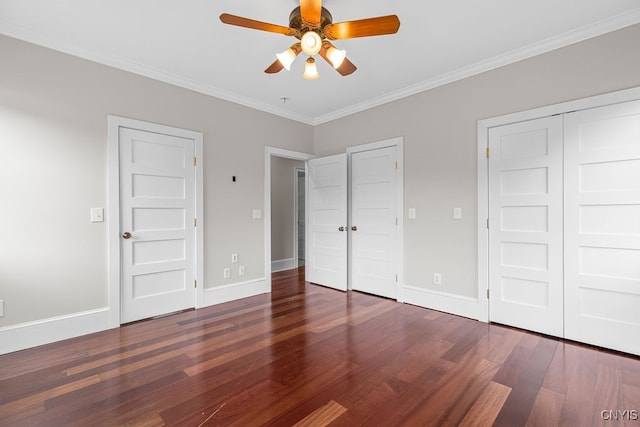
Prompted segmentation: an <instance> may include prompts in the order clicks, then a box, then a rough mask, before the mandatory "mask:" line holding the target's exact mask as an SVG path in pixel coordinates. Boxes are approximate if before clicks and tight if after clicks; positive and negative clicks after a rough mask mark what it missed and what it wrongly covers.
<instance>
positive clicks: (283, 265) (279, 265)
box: [271, 258, 298, 273]
mask: <svg viewBox="0 0 640 427" xmlns="http://www.w3.org/2000/svg"><path fill="white" fill-rule="evenodd" d="M296 261H297V260H296V259H295V258H286V259H277V260H275V261H271V272H272V273H275V272H277V271H285V270H292V269H294V268H298V264H297V262H296Z"/></svg>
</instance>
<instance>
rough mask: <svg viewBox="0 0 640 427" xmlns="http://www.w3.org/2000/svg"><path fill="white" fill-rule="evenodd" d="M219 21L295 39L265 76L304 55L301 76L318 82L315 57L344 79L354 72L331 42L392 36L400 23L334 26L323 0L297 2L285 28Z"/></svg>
mask: <svg viewBox="0 0 640 427" xmlns="http://www.w3.org/2000/svg"><path fill="white" fill-rule="evenodd" d="M220 20H221V21H222V22H224V23H225V24H229V25H236V26H238V27H245V28H251V29H254V30H261V31H267V32H270V33H278V34H284V35H285V36H294V37H295V38H297V39H298V40H299V41H297V42H296V43H294V44H292V45H291V47H289V48H288V49H287V50H285V51H284V52H282V53H279V54H277V55H276V57H277V58H278V59H276V60H275V61H274V62H273V64H271V65H270V66H269V67H267V69H266V70H264V72H265V73H269V74H273V73H277V72H279V71H281V70H282V69H283V68H286V69H287V70H289V68H290V67H291V64H292V63H293V61H294V60H295V59H296V57H297V56H298V55H299V54H300V53H301V52H304V53H305V54H307V55H308V58H307V61H306V64H305V72H304V74H303V77H304V78H306V79H317V78H318V70H317V68H316V63H315V59H314V58H313V56H314V55H316V54H319V55H320V56H321V57H322V58H323V59H324V60H325V61H327V62H328V63H329V64H330V65H331V66H333V68H335V69H336V70H337V71H338V73H340V74H341V75H343V76H347V75H349V74H351V73H353V72H354V71H355V70H356V66H355V65H353V63H352V62H351V61H349V60H348V59H347V58H346V52H345V51H344V50H339V49H337V48H336V47H335V46H334V45H333V44H332V43H331V41H332V40H341V39H351V38H356V37H370V36H380V35H385V34H395V33H396V32H398V29H399V28H400V20H399V19H398V17H397V16H396V15H387V16H379V17H377V18H367V19H358V20H355V21H345V22H338V23H335V24H334V23H333V18H332V16H331V13H329V11H328V10H327V9H325V8H324V7H322V0H300V6H298V7H296V8H295V9H293V11H292V12H291V14H290V15H289V26H288V27H285V26H282V25H276V24H270V23H267V22H262V21H256V20H254V19H249V18H243V17H241V16H236V15H230V14H228V13H223V14H222V15H220Z"/></svg>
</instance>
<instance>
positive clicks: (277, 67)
mask: <svg viewBox="0 0 640 427" xmlns="http://www.w3.org/2000/svg"><path fill="white" fill-rule="evenodd" d="M290 49H291V50H293V52H294V53H295V54H296V57H297V56H298V55H300V52H302V45H301V44H300V42H296V43H294V44H292V45H291V47H290ZM283 68H284V65H282V62H280V60H279V59H276V60H275V61H273V64H271V65H269V66H268V67H267V69H266V70H264V72H265V73H267V74H275V73H279V72H280V71H282V69H283Z"/></svg>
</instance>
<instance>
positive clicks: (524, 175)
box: [489, 116, 563, 336]
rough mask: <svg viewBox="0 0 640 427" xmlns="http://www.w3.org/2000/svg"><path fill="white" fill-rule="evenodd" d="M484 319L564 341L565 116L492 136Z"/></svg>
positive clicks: (507, 128) (501, 129) (496, 131)
mask: <svg viewBox="0 0 640 427" xmlns="http://www.w3.org/2000/svg"><path fill="white" fill-rule="evenodd" d="M489 148H490V156H489V220H490V227H489V260H490V261H489V288H490V299H489V313H490V314H489V317H490V320H491V321H493V322H498V323H503V324H507V325H512V326H516V327H520V328H524V329H528V330H532V331H537V332H542V333H545V334H550V335H555V336H562V334H563V288H562V286H563V284H562V280H563V277H562V117H560V116H555V117H547V118H542V119H538V120H532V121H528V122H523V123H516V124H510V125H505V126H500V127H496V128H492V129H490V130H489Z"/></svg>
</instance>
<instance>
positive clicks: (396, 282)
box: [396, 274, 398, 283]
mask: <svg viewBox="0 0 640 427" xmlns="http://www.w3.org/2000/svg"><path fill="white" fill-rule="evenodd" d="M396 283H398V275H397V274H396Z"/></svg>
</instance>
